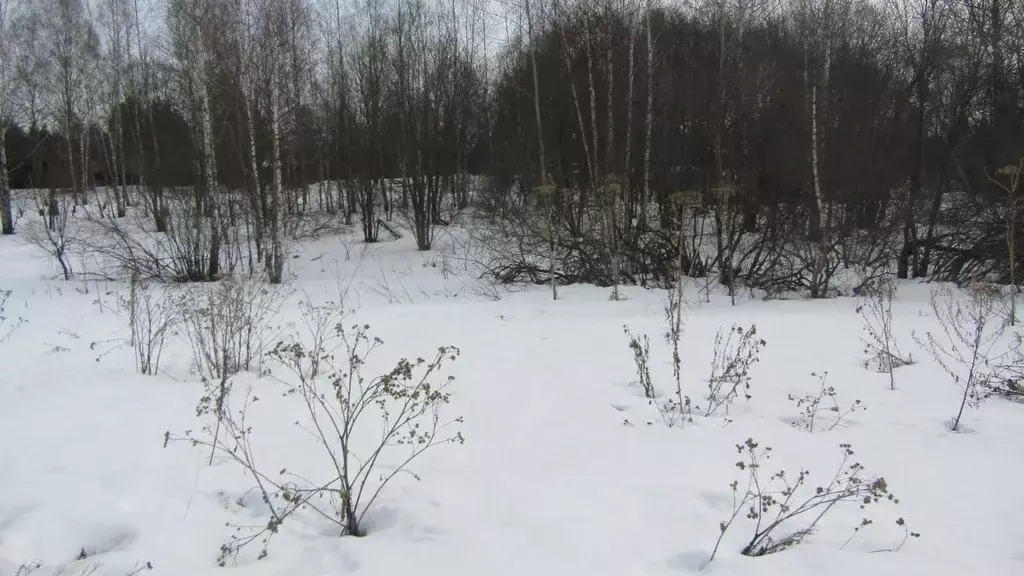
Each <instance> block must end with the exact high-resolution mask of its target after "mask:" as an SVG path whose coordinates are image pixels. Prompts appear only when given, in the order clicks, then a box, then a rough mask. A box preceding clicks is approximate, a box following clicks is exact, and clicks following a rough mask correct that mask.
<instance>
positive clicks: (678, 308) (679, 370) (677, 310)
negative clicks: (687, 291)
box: [661, 274, 695, 426]
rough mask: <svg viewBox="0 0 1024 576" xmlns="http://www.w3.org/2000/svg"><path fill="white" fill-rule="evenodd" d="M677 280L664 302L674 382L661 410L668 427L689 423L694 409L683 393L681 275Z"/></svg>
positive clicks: (666, 334)
mask: <svg viewBox="0 0 1024 576" xmlns="http://www.w3.org/2000/svg"><path fill="white" fill-rule="evenodd" d="M679 278H680V279H679V280H678V284H677V286H676V290H670V291H669V293H668V298H667V300H666V302H665V322H666V323H667V324H668V330H666V331H665V341H666V343H668V345H669V346H671V347H672V377H673V378H674V379H675V381H676V389H675V394H674V395H673V397H672V398H670V399H669V401H668V402H667V403H666V404H665V405H664V406H662V408H661V412H662V419H664V420H665V422H666V423H667V424H669V426H675V425H679V424H682V423H683V422H684V421H690V419H691V416H692V412H693V409H694V408H695V407H694V406H693V402H692V401H691V400H690V397H689V396H687V395H686V394H684V393H683V357H682V354H681V352H680V343H681V342H682V339H683V290H682V274H680V276H679Z"/></svg>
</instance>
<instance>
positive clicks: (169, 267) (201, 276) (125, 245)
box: [88, 194, 245, 282]
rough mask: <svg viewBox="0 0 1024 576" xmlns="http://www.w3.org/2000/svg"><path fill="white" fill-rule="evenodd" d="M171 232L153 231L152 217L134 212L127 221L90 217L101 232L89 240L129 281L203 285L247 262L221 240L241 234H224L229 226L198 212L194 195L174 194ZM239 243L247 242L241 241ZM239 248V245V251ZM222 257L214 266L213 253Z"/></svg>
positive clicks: (168, 201) (168, 202) (91, 247)
mask: <svg viewBox="0 0 1024 576" xmlns="http://www.w3.org/2000/svg"><path fill="white" fill-rule="evenodd" d="M165 208H166V210H165V212H166V214H165V217H166V219H167V222H168V223H169V224H168V226H167V231H166V232H155V231H152V230H150V227H149V224H150V223H149V218H150V217H149V216H147V215H146V213H145V212H144V211H137V210H133V211H130V212H129V215H128V217H127V218H105V217H102V216H100V217H96V218H90V225H91V226H93V227H94V228H95V229H96V230H97V231H98V232H99V233H98V234H96V235H94V236H93V237H92V238H91V239H90V241H89V242H88V248H89V250H90V251H91V252H93V253H94V254H96V255H97V256H98V257H99V258H100V259H101V260H102V265H103V266H104V267H106V268H114V269H116V270H117V271H118V273H119V274H121V275H123V276H125V277H131V276H132V275H137V276H138V277H139V278H140V279H142V280H157V281H161V282H201V281H206V280H212V279H215V277H216V276H219V275H220V274H221V271H222V270H228V271H230V270H233V269H235V268H236V267H237V265H238V261H239V260H240V259H241V258H242V250H241V249H236V250H230V249H227V247H226V246H223V245H221V247H220V249H219V250H216V251H214V250H213V248H214V246H215V244H216V243H217V242H221V243H223V242H225V241H227V240H228V239H230V238H233V237H237V236H238V235H237V234H236V235H234V236H231V235H227V234H225V227H226V223H225V222H224V221H222V219H221V218H219V217H217V214H219V211H214V214H213V215H207V214H205V213H204V212H203V211H202V210H201V209H199V208H197V207H196V206H195V204H194V202H193V201H192V199H191V198H190V197H186V196H182V195H178V194H170V195H168V196H167V197H166V198H165ZM235 241H238V242H241V241H245V240H244V239H242V238H240V237H238V238H235ZM236 248H240V247H236ZM214 252H216V253H218V254H219V257H218V260H217V261H216V263H217V265H216V266H214V265H213V264H214V261H213V260H212V258H211V254H212V253H214Z"/></svg>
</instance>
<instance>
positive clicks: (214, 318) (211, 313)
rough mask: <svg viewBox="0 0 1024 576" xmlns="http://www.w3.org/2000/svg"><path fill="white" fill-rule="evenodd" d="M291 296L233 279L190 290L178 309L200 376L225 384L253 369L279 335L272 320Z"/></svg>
mask: <svg viewBox="0 0 1024 576" xmlns="http://www.w3.org/2000/svg"><path fill="white" fill-rule="evenodd" d="M285 296H286V294H285V293H284V292H282V290H281V289H280V288H276V287H273V286H266V285H264V284H260V283H259V282H253V281H243V280H235V279H234V278H230V277H229V278H225V279H224V280H222V281H220V282H217V283H216V284H212V285H211V284H197V285H194V286H191V287H189V288H188V289H187V290H185V291H184V292H183V293H182V296H181V298H180V299H179V301H178V304H179V309H180V310H181V316H182V324H183V326H184V328H185V334H186V336H187V337H188V340H189V343H190V344H191V345H192V354H193V358H194V362H195V367H196V369H197V370H198V371H199V373H200V374H202V375H203V376H204V377H206V378H209V379H210V380H215V381H220V380H224V379H227V378H229V377H230V376H231V375H233V374H235V373H237V372H240V371H242V370H250V369H252V367H253V363H254V362H256V361H258V360H259V359H260V358H261V356H262V354H263V352H265V351H266V348H267V347H268V346H269V345H270V343H271V341H272V340H273V338H274V337H275V336H276V332H275V330H274V329H273V326H272V325H271V322H270V321H271V319H272V318H273V317H274V315H275V314H276V313H277V312H278V310H280V308H281V303H282V302H283V300H284V298H285Z"/></svg>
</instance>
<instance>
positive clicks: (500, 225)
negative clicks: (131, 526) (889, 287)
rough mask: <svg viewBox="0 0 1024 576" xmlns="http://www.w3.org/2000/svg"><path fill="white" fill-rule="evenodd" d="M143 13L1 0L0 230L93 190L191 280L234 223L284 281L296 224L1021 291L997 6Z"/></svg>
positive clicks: (755, 276)
mask: <svg viewBox="0 0 1024 576" xmlns="http://www.w3.org/2000/svg"><path fill="white" fill-rule="evenodd" d="M165 4H166V11H165V13H163V14H161V16H160V18H161V21H162V24H163V26H162V27H161V31H160V32H159V33H154V32H152V31H148V30H146V29H144V26H143V25H142V24H141V22H142V21H143V20H145V18H146V15H145V14H144V13H143V12H142V11H140V8H139V5H138V2H137V0H91V1H86V0H34V1H27V0H22V1H21V3H20V4H19V3H18V2H17V1H14V2H12V1H10V0H8V1H4V2H3V3H2V5H0V13H2V14H3V16H2V17H0V18H2V20H0V117H2V118H4V123H5V126H6V129H5V130H3V131H0V133H2V134H3V137H4V142H3V144H4V145H3V146H0V149H2V150H4V154H3V155H2V156H0V161H2V164H0V168H2V169H0V204H3V205H4V209H3V210H0V213H2V215H3V230H4V233H7V234H10V233H14V232H15V222H16V220H17V219H18V215H17V214H16V210H14V209H12V208H11V203H10V194H9V189H10V188H32V189H43V190H46V191H48V192H47V193H48V195H49V199H47V200H46V201H45V202H47V203H48V204H49V205H51V206H54V210H56V209H57V208H56V206H55V203H57V202H58V200H57V198H58V197H60V198H67V199H66V200H61V201H62V202H64V201H66V202H69V203H71V204H72V205H74V204H78V203H83V204H84V203H87V202H89V201H90V200H91V197H93V196H95V195H96V194H97V192H96V190H97V189H98V188H97V187H105V188H106V189H107V192H106V194H111V195H112V197H111V200H110V201H109V202H107V203H106V204H105V206H107V210H108V211H109V214H108V216H109V220H111V221H115V224H107V225H112V226H115V227H116V226H117V224H116V220H118V218H119V217H124V216H125V214H126V213H127V208H128V207H130V206H132V205H136V206H138V207H140V208H141V209H142V210H144V211H145V212H146V213H147V214H148V216H147V217H148V218H150V219H152V221H153V225H154V227H155V229H156V230H157V231H158V232H160V233H170V234H173V233H174V232H173V229H174V226H172V219H174V220H178V219H181V218H189V219H191V221H193V222H194V223H195V224H196V226H195V227H194V228H202V229H204V230H205V231H206V232H205V233H204V234H203V235H201V236H202V237H201V238H199V237H198V235H193V236H190V238H189V242H193V243H201V245H200V244H196V245H194V246H193V248H194V249H195V250H193V251H199V252H203V253H205V254H207V256H206V260H204V263H203V265H202V266H199V268H200V269H201V270H198V271H194V273H189V274H186V276H187V277H188V278H189V279H198V278H199V277H203V276H211V275H216V274H217V273H218V271H219V267H218V262H217V261H218V255H217V251H218V250H219V249H220V247H221V246H222V245H224V244H225V243H229V242H231V241H232V239H231V238H232V236H231V234H229V233H227V232H226V229H227V228H228V227H229V225H233V224H236V223H237V222H239V221H241V220H244V222H245V224H246V229H247V230H251V233H250V234H248V235H247V236H246V238H245V240H244V242H247V243H248V242H252V243H254V244H255V250H256V253H257V255H258V256H257V258H256V260H257V261H258V262H261V263H263V265H264V267H265V268H266V271H267V273H268V275H269V278H270V279H271V280H272V281H280V279H281V274H282V269H283V259H284V258H285V252H286V251H287V250H286V248H285V247H284V243H285V242H286V237H287V234H286V228H287V221H288V219H289V218H291V217H293V216H296V215H301V214H305V213H309V212H314V211H315V212H324V213H328V214H337V217H338V218H339V219H340V220H343V221H345V222H347V223H350V224H351V223H354V222H355V221H358V222H359V223H360V224H361V226H362V229H363V232H364V236H365V239H366V240H367V241H370V242H372V241H376V240H377V235H378V232H379V227H380V224H381V223H386V222H387V221H388V220H391V219H392V218H393V217H395V216H396V214H397V215H399V216H407V217H408V219H409V221H410V223H411V228H412V229H413V232H414V234H415V236H416V239H417V244H418V245H419V247H420V248H421V249H424V250H426V249H429V248H430V247H431V242H432V239H433V237H434V229H435V227H437V226H442V225H445V224H447V223H448V222H449V220H450V218H449V216H448V214H449V213H451V212H452V211H459V210H464V209H468V208H475V209H478V210H480V211H481V212H482V213H484V214H486V215H488V216H489V218H488V225H487V226H488V231H487V233H486V234H485V236H486V238H487V239H489V240H490V241H492V243H493V244H495V245H501V246H508V245H509V243H508V242H507V240H509V239H515V240H517V242H516V243H514V244H515V245H516V246H517V249H516V250H514V251H512V250H503V251H501V253H500V254H498V255H496V256H494V257H493V258H492V259H490V260H488V270H489V271H490V273H491V275H492V276H494V277H496V278H497V279H499V280H502V281H507V282H513V281H524V280H525V281H534V282H546V281H552V282H553V283H558V282H562V283H568V282H596V283H599V284H609V285H610V284H618V283H619V282H623V281H627V282H639V283H658V284H660V283H670V282H671V281H672V279H673V278H674V277H676V275H678V274H679V273H680V272H682V273H684V274H689V275H694V276H710V277H714V278H716V279H717V280H720V281H721V282H722V283H723V284H725V285H727V286H729V287H730V288H731V289H734V288H735V287H737V286H749V287H756V288H759V289H762V290H765V291H767V292H769V293H772V292H784V291H791V290H797V291H806V292H808V293H809V294H810V295H812V296H826V295H829V294H832V293H834V292H835V290H836V286H835V283H834V278H835V277H836V275H837V274H838V273H839V272H840V270H843V269H851V268H853V269H856V270H858V271H859V272H860V273H861V277H862V279H870V277H872V276H873V275H875V274H877V273H879V272H878V271H879V270H889V267H890V266H891V267H892V268H893V270H892V272H893V273H895V274H896V275H898V276H899V277H903V278H909V277H923V278H939V279H951V280H958V281H970V280H977V279H983V278H987V279H995V280H998V281H1002V282H1009V283H1014V284H1016V282H1017V280H1018V279H1017V274H1016V268H1017V264H1019V260H1020V256H1019V253H1018V251H1017V250H1016V245H1017V242H1018V239H1019V238H1018V237H1019V236H1020V235H1021V232H1020V228H1021V227H1019V226H1017V222H1018V221H1019V220H1020V206H1019V203H1018V202H1017V200H1016V197H1017V195H1018V194H1019V192H1021V191H1022V190H1021V189H1020V188H1019V186H1018V182H1019V179H1020V176H1021V174H1022V173H1024V4H1022V3H1020V2H1012V1H1011V0H977V1H975V0H966V1H965V0H884V1H881V2H876V1H872V0H694V1H693V2H676V3H670V2H658V3H655V2H652V1H649V0H640V1H631V0H581V1H577V2H564V1H560V0H553V1H550V0H544V1H543V2H541V1H538V0H533V2H532V3H531V2H530V0H523V1H522V3H514V2H508V1H504V0H501V1H499V0H493V1H491V2H485V1H483V0H481V1H479V2H474V1H462V0H452V1H451V2H426V1H425V0H392V1H386V0H365V1H359V2H347V1H346V2H342V1H341V0H327V1H319V2H317V1H315V0H168V2H166V3H165ZM146 28H148V27H146ZM498 37H501V38H502V39H501V41H500V45H499V41H497V40H495V38H498ZM325 182H333V183H340V185H336V186H335V185H330V186H325V185H323V183H325ZM229 207H230V210H229V209H228V208H229ZM236 207H237V208H238V210H235V209H234V208H236ZM227 213H230V216H227V215H226V214H227ZM240 219H241V220H240ZM233 241H236V242H237V241H239V240H238V238H237V237H236V238H234V240H233ZM193 276H196V278H193ZM865 281H866V280H865Z"/></svg>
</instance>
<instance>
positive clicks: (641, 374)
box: [622, 326, 656, 400]
mask: <svg viewBox="0 0 1024 576" xmlns="http://www.w3.org/2000/svg"><path fill="white" fill-rule="evenodd" d="M622 329H623V331H624V332H625V333H626V338H628V339H629V349H630V350H631V351H632V352H633V363H634V364H636V382H637V384H639V385H640V387H641V388H643V391H644V397H645V398H647V399H648V400H654V399H655V397H656V393H655V391H654V384H653V383H652V382H651V341H650V339H649V338H648V337H647V334H642V335H637V334H634V333H633V332H632V331H631V330H630V329H629V326H623V327H622Z"/></svg>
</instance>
